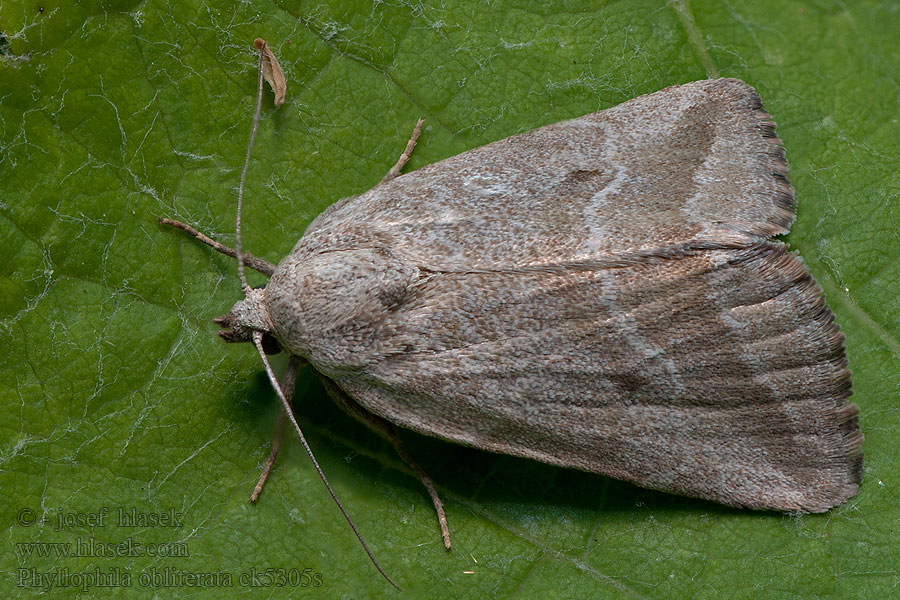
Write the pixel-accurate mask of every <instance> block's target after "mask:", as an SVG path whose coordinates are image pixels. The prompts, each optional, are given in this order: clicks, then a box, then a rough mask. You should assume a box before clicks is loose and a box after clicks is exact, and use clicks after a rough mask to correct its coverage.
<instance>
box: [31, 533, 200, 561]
mask: <svg viewBox="0 0 900 600" xmlns="http://www.w3.org/2000/svg"><path fill="white" fill-rule="evenodd" d="M16 551H17V552H18V554H19V556H21V557H23V558H67V557H69V558H71V557H91V558H103V557H122V556H166V557H179V558H183V557H187V556H190V552H189V551H188V547H187V544H185V543H184V542H170V543H161V544H152V543H151V544H146V543H140V542H135V541H134V540H133V539H132V538H130V537H127V538H125V539H124V540H123V541H121V542H97V541H95V540H94V539H93V538H86V539H85V538H81V537H76V538H75V541H73V542H17V543H16Z"/></svg>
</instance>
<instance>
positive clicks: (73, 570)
mask: <svg viewBox="0 0 900 600" xmlns="http://www.w3.org/2000/svg"><path fill="white" fill-rule="evenodd" d="M898 20H900V11H898V5H897V3H896V2H874V1H869V2H866V1H863V2H854V3H839V2H833V1H829V0H819V1H808V2H801V1H788V2H775V1H774V0H765V1H761V2H748V3H718V2H706V1H703V2H701V1H696V2H691V3H689V4H688V3H687V2H679V1H673V2H669V3H667V2H663V1H661V0H658V1H649V0H646V1H638V2H622V1H620V2H608V3H603V4H600V3H590V2H554V3H537V2H515V1H514V0H500V1H496V2H491V3H481V2H430V1H428V2H423V3H412V4H410V3H405V2H394V1H390V0H389V1H385V2H374V3H368V2H358V1H356V2H351V1H347V0H340V1H339V0H329V1H327V2H324V1H323V2H318V3H303V4H301V5H299V6H298V3H295V2H274V3H273V2H258V1H256V0H251V1H247V2H241V3H233V2H225V1H224V0H209V1H207V2H179V3H171V4H169V3H165V2H158V1H156V2H154V1H151V2H126V1H119V2H114V1H103V0H94V2H83V3H73V2H61V1H59V0H22V1H20V2H13V3H11V2H5V3H2V4H0V127H2V131H0V245H2V252H3V255H4V256H6V257H7V260H5V261H3V263H2V265H0V270H2V271H0V354H2V363H0V364H2V366H0V400H2V409H3V415H4V417H3V419H2V425H0V432H2V434H0V488H2V489H3V490H4V491H5V492H6V502H5V503H4V506H3V508H0V516H2V517H3V518H2V520H0V523H2V527H3V538H4V540H5V541H4V542H3V543H2V547H3V553H2V565H0V566H2V573H3V574H2V575H0V590H2V591H4V592H5V596H7V597H34V596H37V595H38V594H39V593H40V592H41V590H44V591H49V592H50V595H51V596H52V597H75V596H76V595H81V597H90V598H93V597H106V596H107V595H110V594H111V595H116V596H118V597H125V598H130V597H136V598H145V597H150V596H151V595H152V594H153V593H156V594H158V595H159V596H160V597H174V598H185V597H211V598H219V597H232V596H241V597H258V596H267V597H268V596H271V597H287V596H292V597H298V596H303V595H306V594H318V595H320V596H321V597H328V598H339V597H340V598H351V597H353V598H357V597H388V596H391V597H394V596H396V597H410V598H421V597H435V596H440V597H444V598H536V597H554V598H587V597H626V598H698V597H710V598H721V597H728V598H759V597H765V596H778V597H782V598H784V597H795V598H838V597H868V598H886V597H890V596H892V595H893V594H894V593H895V587H896V582H897V578H898V570H897V566H896V562H897V550H896V549H897V548H898V547H900V545H898V541H900V540H898V533H897V532H898V531H900V528H898V527H897V522H898V518H900V508H898V502H897V499H896V498H897V496H898V495H900V481H898V470H897V468H896V465H897V464H898V461H900V444H897V443H896V439H897V436H898V435H900V414H898V409H897V407H896V398H897V390H898V387H900V302H898V294H897V292H898V290H900V260H898V257H900V236H898V234H897V232H898V231H900V208H898V207H900V202H898V188H900V185H898V175H897V165H898V164H900V163H898V161H900V151H898V145H897V140H898V139H900V124H898V118H897V114H898V100H897V98H898V95H897V94H898V91H897V90H898V83H897V82H898V81H900V67H898V65H900V46H898V45H897V43H896V33H897V31H898V25H900V23H898ZM257 36H260V37H263V38H265V39H267V40H268V42H269V44H270V45H271V47H272V49H273V50H274V51H275V53H276V55H277V56H278V57H279V59H280V60H281V64H282V66H283V67H284V69H285V72H286V75H287V79H288V99H287V102H286V103H285V104H284V105H283V106H281V107H280V108H279V109H277V110H276V109H274V108H273V107H272V106H271V98H272V96H271V93H270V92H269V91H268V90H267V92H266V93H267V97H266V98H267V104H266V106H265V108H264V110H263V121H262V124H261V128H260V133H259V137H258V139H257V143H256V147H255V150H254V155H253V160H252V164H251V171H250V175H249V179H248V188H247V189H248V193H247V197H246V212H245V219H244V228H245V234H244V235H245V237H244V239H245V242H246V245H247V247H248V249H250V250H251V251H252V252H253V253H255V254H257V255H259V256H262V257H266V258H268V259H269V260H271V261H273V262H277V260H278V259H279V258H280V257H282V256H284V255H285V254H286V253H287V252H288V251H289V250H290V249H291V247H292V246H293V244H294V243H295V242H296V240H297V239H298V238H299V236H300V234H301V233H302V231H303V230H304V228H305V227H306V225H307V224H308V223H309V222H310V220H311V219H312V218H314V217H315V216H316V215H317V214H318V213H319V212H321V211H322V210H323V209H324V208H325V207H327V206H329V205H330V204H332V203H333V202H335V201H336V200H338V199H339V198H342V197H344V196H348V195H351V194H356V193H359V192H362V191H364V190H366V189H368V188H369V187H371V186H372V185H373V184H375V183H376V182H377V181H378V180H379V179H380V178H381V176H382V175H383V174H384V173H385V172H386V171H387V169H388V168H389V167H390V166H391V165H392V164H393V163H394V161H395V160H396V158H397V156H399V153H400V152H401V150H402V148H403V145H404V144H405V142H406V140H407V138H408V136H409V134H410V132H411V130H412V127H413V125H414V124H415V122H416V119H417V118H418V117H420V116H423V117H425V119H426V128H425V131H424V133H423V135H422V138H421V141H420V144H419V147H418V148H417V150H416V152H415V154H414V156H413V159H412V162H411V164H410V165H409V167H408V169H409V168H417V167H420V166H423V165H426V164H429V163H432V162H435V161H437V160H439V159H441V158H444V157H447V156H451V155H453V154H456V153H459V152H461V151H464V150H467V149H470V148H474V147H477V146H480V145H482V144H484V143H487V142H489V141H493V140H496V139H499V138H502V137H505V136H507V135H511V134H514V133H518V132H521V131H525V130H528V129H531V128H534V127H536V126H539V125H543V124H547V123H552V122H555V121H558V120H561V119H564V118H568V117H576V116H580V115H582V114H586V113H588V112H591V111H595V110H599V109H603V108H607V107H610V106H613V105H616V104H618V103H620V102H622V101H624V100H627V99H629V98H632V97H634V96H636V95H639V94H643V93H648V92H653V91H655V90H658V89H660V88H663V87H666V86H668V85H673V84H678V83H684V82H687V81H691V80H695V79H701V78H705V77H712V76H730V77H739V78H742V79H744V80H746V81H747V82H748V83H750V84H751V85H753V86H755V87H756V89H757V90H758V91H759V93H760V94H761V96H762V97H763V99H764V101H765V104H766V107H767V109H768V110H769V111H770V112H771V113H772V115H773V116H774V117H775V119H776V120H777V122H778V125H779V127H778V131H779V134H780V136H781V137H782V139H783V140H784V142H785V145H786V147H787V155H788V159H789V161H790V163H791V167H792V175H791V177H792V181H793V183H794V185H795V187H796V190H797V197H798V202H799V215H798V219H797V222H796V223H795V224H794V226H793V230H792V232H791V234H790V235H789V236H788V237H787V239H788V241H789V242H790V243H791V244H792V246H794V247H795V248H797V249H799V250H800V252H801V254H802V255H803V257H804V258H805V259H806V261H807V262H808V263H809V265H810V268H811V270H812V271H813V273H814V275H815V277H816V279H817V280H818V281H819V282H820V283H821V284H822V286H823V287H824V289H825V290H826V295H827V300H828V303H829V305H830V306H831V307H832V309H833V310H834V311H835V313H836V314H837V318H838V321H839V322H840V324H841V326H842V329H843V331H844V332H845V334H846V346H847V353H848V356H849V359H850V365H851V368H852V370H853V384H854V391H855V395H854V400H855V401H856V402H857V403H858V405H859V406H860V409H861V419H860V420H861V424H862V428H863V431H864V433H865V435H866V441H865V444H864V451H865V454H866V462H865V470H864V475H863V477H864V479H863V485H862V488H861V491H860V493H859V495H858V496H857V497H855V498H853V499H851V500H850V501H849V502H847V503H846V504H844V505H842V506H840V507H838V508H835V509H834V510H832V511H831V512H829V513H827V514H824V515H816V516H808V515H807V516H802V517H796V516H785V515H780V514H769V513H759V512H749V511H741V510H734V509H729V508H725V507H721V506H718V505H714V504H711V503H707V502H702V501H697V500H692V499H686V498H678V497H673V496H670V495H666V494H662V493H657V492H652V491H647V490H642V489H639V488H635V487H633V486H630V485H628V484H625V483H620V482H616V481H612V480H608V479H605V478H602V477H598V476H593V475H589V474H585V473H579V472H574V471H566V470H562V469H557V468H552V467H549V466H545V465H541V464H537V463H534V462H530V461H526V460H519V459H513V458H509V457H502V456H495V455H490V454H486V453H482V452H479V451H476V450H472V449H467V448H461V447H456V446H451V445H448V444H444V443H441V442H438V441H436V440H431V439H425V438H421V437H418V436H415V435H412V434H410V435H408V436H407V437H406V439H407V441H408V443H409V445H410V448H411V450H412V451H413V453H414V454H415V456H416V457H417V458H418V459H419V461H420V462H421V464H422V465H423V466H424V467H425V469H426V470H427V471H428V472H429V474H430V475H431V476H432V477H433V478H434V480H435V481H436V482H437V485H438V487H439V490H440V492H441V494H442V496H443V498H444V500H445V502H446V508H447V515H448V518H449V521H450V527H451V532H452V536H453V542H454V547H453V550H452V551H450V552H446V551H445V550H444V549H443V546H442V544H441V541H440V537H439V532H438V528H437V523H436V519H435V517H434V513H433V510H432V507H431V504H430V502H429V500H428V498H427V496H426V495H425V493H424V491H423V490H422V489H421V486H420V484H419V482H418V480H417V479H416V478H415V477H414V476H413V475H412V474H411V472H410V471H409V469H408V468H406V467H405V466H404V464H403V463H402V462H401V461H400V460H399V459H398V458H397V457H396V456H395V455H394V453H393V451H392V450H391V448H390V447H389V445H387V444H386V443H384V442H382V441H381V440H380V438H378V437H377V436H376V435H374V434H372V433H370V432H368V431H367V430H365V429H364V428H363V427H362V426H361V425H359V424H357V423H356V422H354V421H353V420H352V419H350V418H349V417H347V416H345V415H343V414H342V413H341V412H340V411H339V410H338V409H337V408H335V407H334V406H333V405H332V404H331V402H330V401H329V400H328V399H327V397H326V396H325V394H324V392H323V389H322V387H321V385H320V384H319V383H318V382H317V381H316V379H315V378H314V377H313V376H312V375H311V374H310V373H309V372H308V371H304V372H303V373H302V378H301V381H300V383H299V385H298V390H297V400H296V409H297V412H298V414H299V415H300V422H301V425H302V426H303V427H304V428H305V431H306V433H307V435H308V437H309V440H310V443H311V445H312V447H313V448H314V450H315V451H316V453H317V456H318V458H319V460H320V462H321V463H322V466H323V468H324V470H325V472H326V473H327V474H328V476H329V477H330V479H331V481H332V484H333V486H334V488H335V490H336V491H337V493H338V495H339V496H340V497H341V499H342V501H343V503H344V504H345V505H346V506H347V508H348V511H349V512H350V514H351V515H352V516H353V518H354V519H355V521H356V523H357V525H358V526H359V529H360V530H361V532H362V533H363V535H364V536H365V537H366V539H367V541H368V543H369V545H370V546H371V548H372V550H373V552H374V554H375V556H377V557H378V558H379V560H380V561H381V563H382V564H383V565H384V567H385V569H386V570H387V572H388V573H389V574H390V575H391V576H392V577H394V578H395V579H396V580H397V582H398V583H399V584H400V586H401V587H403V589H404V593H403V594H395V593H393V590H392V589H391V588H390V587H389V586H388V584H387V583H386V582H384V581H383V580H382V579H381V578H380V577H379V576H378V574H377V573H376V571H375V569H374V568H373V567H372V566H371V565H370V564H369V563H368V560H367V558H366V557H365V554H364V553H363V551H362V549H361V548H360V547H359V544H358V543H357V541H356V540H355V539H354V538H353V535H352V533H351V531H350V530H349V528H348V527H347V525H346V524H345V523H344V522H343V520H342V518H341V517H340V514H339V513H338V511H337V510H336V508H335V506H334V505H333V503H332V501H331V499H330V498H329V497H328V495H327V493H326V491H325V490H324V489H323V487H322V485H321V483H320V482H319V480H318V478H317V477H316V475H315V474H314V473H313V471H312V470H311V468H310V465H309V464H308V463H309V461H308V460H307V458H306V457H305V455H304V453H303V451H302V448H300V445H299V444H298V443H297V442H296V440H295V439H293V437H289V438H288V439H287V441H286V443H285V448H284V449H283V451H282V454H281V455H280V456H279V458H278V462H277V463H276V468H275V469H274V471H273V473H272V477H271V478H270V480H269V483H268V484H267V486H266V489H265V491H264V492H263V494H262V497H261V498H260V501H259V503H258V504H257V505H250V504H249V503H248V502H247V499H248V497H249V495H250V492H251V491H252V489H253V486H254V484H255V482H256V478H257V476H258V473H259V470H260V467H261V465H262V463H263V462H264V460H265V458H266V455H267V453H268V450H269V444H270V440H271V436H272V431H273V429H274V423H275V418H276V416H277V414H278V410H279V408H278V406H277V404H276V400H275V398H274V396H273V394H272V392H271V391H270V390H269V388H268V385H267V382H266V380H265V378H264V375H263V373H262V369H261V366H260V364H259V362H258V358H257V357H256V355H255V353H254V352H253V350H252V348H250V347H247V346H246V345H228V346H226V345H225V344H223V343H221V341H220V340H219V339H218V338H217V337H216V336H215V331H216V327H215V326H214V325H212V324H211V322H210V320H211V319H212V318H213V317H215V316H217V315H220V314H222V313H224V312H226V311H227V310H228V309H229V308H230V306H231V305H232V303H233V302H235V301H236V300H237V299H239V298H240V287H239V285H238V282H237V279H236V276H235V266H234V264H233V261H231V260H230V259H228V258H227V257H224V256H220V255H216V254H214V253H213V252H212V251H211V250H210V249H209V248H207V247H205V246H203V245H201V244H199V243H197V242H195V241H193V240H191V239H187V238H186V236H184V235H181V234H180V233H179V232H175V231H172V230H169V229H166V228H164V227H161V226H159V225H158V224H157V222H156V218H157V217H158V216H168V217H172V218H177V219H180V220H183V221H185V222H188V223H190V224H192V225H194V226H196V227H197V228H199V229H201V230H203V231H205V232H206V233H208V234H210V235H211V236H213V237H214V238H216V239H218V240H221V241H222V242H224V243H226V244H229V245H231V244H233V243H234V225H233V214H234V202H235V201H234V199H235V187H236V184H237V181H238V177H239V172H240V165H241V161H242V159H243V155H244V148H245V144H246V140H247V137H248V135H249V127H250V120H251V115H252V111H253V102H254V94H255V85H256V70H255V69H256V57H255V54H254V52H253V49H252V41H253V39H254V38H255V37H257ZM263 281H264V278H261V277H256V278H255V279H254V280H253V281H252V282H251V283H254V284H259V283H262V282H263ZM711 351H714V349H711ZM281 364H282V365H283V364H284V363H283V361H282V363H281ZM131 509H134V513H135V514H137V515H143V516H144V518H148V517H149V516H151V515H167V518H173V517H174V518H176V520H177V521H178V523H177V524H178V526H177V527H172V526H167V524H165V523H142V524H139V526H135V527H126V526H122V525H120V524H118V523H117V518H118V516H119V511H120V510H122V511H125V513H126V514H130V513H129V512H128V511H131ZM29 511H31V512H30V513H29ZM103 511H108V512H103ZM29 515H33V518H35V519H37V522H35V523H29V522H28V521H29V518H31V517H30V516H29ZM103 515H105V516H103ZM42 519H46V521H42ZM59 519H62V520H63V522H62V527H57V525H59V524H60V521H59ZM91 540H93V542H92V543H93V544H95V545H94V546H93V547H90V546H79V544H90V543H91ZM33 542H39V543H57V544H61V545H59V546H38V545H34V544H32V543H33ZM119 543H121V544H123V546H121V547H120V546H115V545H114V544H119ZM97 544H104V546H102V547H101V546H97ZM129 544H131V545H130V546H129ZM151 544H162V546H159V547H151ZM67 548H68V552H69V553H70V555H68V556H56V555H54V554H53V552H57V551H59V552H63V551H66V550H65V549H67ZM98 548H102V549H103V550H104V552H103V553H102V555H98V552H99V550H98ZM151 549H154V550H155V552H153V553H151ZM79 550H80V551H81V554H82V556H74V554H75V553H76V552H78V551H79ZM28 552H31V554H30V555H29V554H28ZM40 552H44V553H48V554H47V555H46V556H40V555H39V553H40ZM117 553H118V554H122V553H124V554H125V555H116V554H117ZM160 553H162V554H166V553H168V554H174V555H175V556H159V555H158V554H160ZM85 554H88V556H85ZM90 554H93V555H92V556H90ZM111 554H113V555H111ZM306 568H308V569H309V571H307V572H306V573H305V574H304V572H303V570H304V569H306ZM266 569H285V570H286V571H285V572H284V575H285V576H286V578H287V580H286V581H285V582H283V583H284V584H285V585H283V586H281V587H275V586H274V584H277V583H280V582H278V581H271V580H266V579H265V577H260V578H258V579H256V581H255V583H257V584H260V585H259V588H258V589H255V588H252V587H251V586H249V585H248V583H250V582H249V581H248V580H247V579H246V578H247V577H248V576H249V575H251V574H253V573H254V572H255V573H257V574H262V575H263V576H264V575H265V574H266ZM254 570H255V571H254ZM270 573H274V574H276V575H278V574H279V573H278V572H270ZM313 574H315V575H316V579H313V578H312V575H313ZM54 575H55V576H56V577H57V578H60V579H57V580H51V579H50V578H51V577H53V576H54ZM228 577H230V579H228ZM292 578H293V581H292ZM317 581H319V582H321V586H320V587H319V586H316V585H315V584H314V582H317ZM303 583H308V584H309V586H308V587H303V586H302V584H303ZM101 584H105V585H106V587H102V586H101ZM201 584H202V585H201ZM148 586H156V587H155V589H151V588H150V587H148ZM81 588H84V589H85V590H86V593H84V594H82V592H81Z"/></svg>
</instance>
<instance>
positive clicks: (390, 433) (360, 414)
mask: <svg viewBox="0 0 900 600" xmlns="http://www.w3.org/2000/svg"><path fill="white" fill-rule="evenodd" d="M420 124H421V120H420ZM321 379H322V383H323V384H324V386H325V389H326V391H327V392H328V395H329V396H331V399H332V400H334V402H335V404H337V405H338V406H340V407H341V408H342V409H343V410H344V411H345V412H347V414H349V415H350V416H351V417H353V418H354V419H356V420H357V421H359V422H360V423H362V424H363V425H365V426H366V427H368V428H369V429H371V430H372V431H374V432H375V433H377V434H378V435H380V436H381V437H383V438H384V439H386V440H387V441H389V442H390V443H391V445H392V446H394V450H395V451H396V452H397V455H398V456H400V458H402V459H403V462H405V463H406V464H407V465H409V468H410V469H412V470H413V472H414V473H415V474H416V475H417V476H418V477H419V480H420V481H421V482H422V485H424V486H425V490H426V491H427V492H428V495H429V496H431V502H432V503H433V504H434V510H435V512H437V518H438V524H439V525H440V526H441V537H442V538H443V539H444V547H445V548H447V550H449V549H450V528H449V527H448V525H447V515H446V513H445V512H444V502H443V501H442V500H441V497H440V496H439V495H438V492H437V490H436V489H435V487H434V482H433V481H432V479H431V477H429V475H428V473H426V472H425V470H424V469H423V468H422V467H420V466H419V464H418V463H417V462H416V461H415V460H414V459H413V457H412V455H410V453H409V451H408V450H407V449H406V446H405V445H403V441H402V440H401V439H400V436H399V435H397V429H396V428H395V427H394V425H393V423H391V422H389V421H386V420H384V419H382V418H381V417H379V416H377V415H373V414H372V413H370V412H369V411H367V410H366V409H364V408H363V407H362V406H360V405H359V404H357V403H356V402H354V401H353V399H352V398H350V396H348V395H347V394H346V393H345V392H344V390H342V389H341V388H339V387H338V386H337V384H336V383H334V382H333V381H331V380H330V379H328V378H327V377H322V378H321Z"/></svg>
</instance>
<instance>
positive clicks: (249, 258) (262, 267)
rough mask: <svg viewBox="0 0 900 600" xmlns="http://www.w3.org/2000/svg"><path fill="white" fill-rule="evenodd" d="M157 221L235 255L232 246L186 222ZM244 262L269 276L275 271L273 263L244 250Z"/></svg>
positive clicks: (219, 250)
mask: <svg viewBox="0 0 900 600" xmlns="http://www.w3.org/2000/svg"><path fill="white" fill-rule="evenodd" d="M157 221H159V222H160V223H162V224H163V225H168V226H170V227H174V228H176V229H180V230H182V231H184V232H185V233H187V234H189V235H192V236H194V237H195V238H197V239H198V240H200V241H201V242H203V243H204V244H206V245H208V246H211V247H212V248H213V250H215V251H217V252H221V253H222V254H226V255H228V256H230V257H231V258H236V257H237V252H235V251H234V249H233V248H229V247H228V246H226V245H224V244H220V243H219V242H217V241H216V240H214V239H212V238H210V237H208V236H206V235H204V234H202V233H200V232H199V231H197V230H196V229H194V228H193V227H191V226H190V225H188V224H187V223H182V222H181V221H176V220H175V219H167V218H165V217H158V218H157ZM244 263H245V264H246V265H247V266H248V267H250V268H251V269H255V270H257V271H259V272H260V273H262V274H263V275H268V276H269V277H271V276H272V273H274V272H275V265H273V264H272V263H270V262H268V261H265V260H263V259H261V258H257V257H255V256H253V255H252V254H250V253H249V252H244Z"/></svg>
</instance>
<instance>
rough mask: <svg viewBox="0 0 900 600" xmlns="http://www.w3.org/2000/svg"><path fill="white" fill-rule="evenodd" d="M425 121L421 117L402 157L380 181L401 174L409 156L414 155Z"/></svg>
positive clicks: (382, 181)
mask: <svg viewBox="0 0 900 600" xmlns="http://www.w3.org/2000/svg"><path fill="white" fill-rule="evenodd" d="M424 122H425V119H419V122H418V123H416V127H415V128H414V129H413V132H412V137H410V138H409V141H408V142H406V149H405V150H404V151H403V154H401V155H400V159H399V160H398V161H397V164H395V165H394V166H393V167H391V170H390V171H388V172H387V175H385V176H384V178H382V180H381V181H380V182H379V183H384V182H386V181H390V180H391V179H393V178H395V177H397V176H398V175H400V171H401V170H402V169H403V167H404V166H405V165H406V163H407V162H409V157H410V156H412V153H413V150H414V149H415V147H416V141H418V139H419V135H420V134H421V133H422V123H424Z"/></svg>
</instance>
